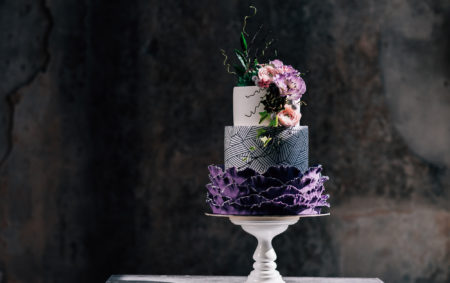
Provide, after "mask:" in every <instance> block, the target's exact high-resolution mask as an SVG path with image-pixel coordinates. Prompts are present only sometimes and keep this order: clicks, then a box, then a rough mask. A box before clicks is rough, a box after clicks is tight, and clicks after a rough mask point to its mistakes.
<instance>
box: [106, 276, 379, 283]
mask: <svg viewBox="0 0 450 283" xmlns="http://www.w3.org/2000/svg"><path fill="white" fill-rule="evenodd" d="M246 279H247V277H239V276H166V275H113V276H111V277H110V278H109V279H108V281H106V283H126V282H128V283H130V282H133V283H139V282H145V283H149V282H153V283H225V282H226V283H243V282H245V280H246ZM283 279H284V280H285V281H286V283H383V281H381V280H380V279H378V278H326V277H283Z"/></svg>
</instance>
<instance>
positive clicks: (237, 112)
mask: <svg viewBox="0 0 450 283" xmlns="http://www.w3.org/2000/svg"><path fill="white" fill-rule="evenodd" d="M265 92H266V89H263V88H259V87H257V86H244V87H242V86H241V87H235V88H234V89H233V124H234V126H268V125H269V122H268V120H267V119H266V120H264V121H263V122H262V123H261V124H260V123H259V119H260V115H259V112H263V111H264V105H263V104H262V103H261V100H262V99H263V97H264V95H265ZM294 105H295V106H296V110H295V111H297V112H300V103H299V101H297V102H296V103H294ZM298 125H299V123H297V125H296V126H298Z"/></svg>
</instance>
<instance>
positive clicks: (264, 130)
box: [256, 129, 267, 138]
mask: <svg viewBox="0 0 450 283" xmlns="http://www.w3.org/2000/svg"><path fill="white" fill-rule="evenodd" d="M266 132H267V131H266V129H258V130H257V131H256V133H257V137H258V138H259V137H260V136H262V135H264V134H265V133H266Z"/></svg>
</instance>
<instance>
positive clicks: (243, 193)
mask: <svg viewBox="0 0 450 283" xmlns="http://www.w3.org/2000/svg"><path fill="white" fill-rule="evenodd" d="M244 27H245V24H244ZM247 38H248V36H247V33H246V32H245V29H243V31H242V32H241V36H240V42H241V50H238V49H235V50H234V53H235V54H236V57H237V59H238V62H239V64H237V65H233V68H234V71H230V67H231V65H230V64H227V59H228V57H227V56H226V55H225V52H224V51H222V53H223V54H224V55H225V62H224V65H225V66H226V67H227V70H228V71H229V72H230V73H233V74H235V75H237V77H238V86H237V87H235V88H234V90H233V126H226V127H225V138H224V165H222V166H217V165H210V166H209V167H208V169H209V178H210V181H211V182H210V183H209V184H207V185H206V188H207V198H206V201H207V203H208V204H209V206H210V207H211V209H212V212H213V213H214V214H221V215H300V214H301V215H312V214H320V213H321V209H322V208H324V207H329V203H328V202H327V199H328V197H329V196H328V195H326V194H324V191H325V189H324V186H323V184H324V182H325V181H326V180H328V177H326V176H323V175H322V174H321V171H322V167H321V166H320V165H319V166H316V167H309V164H308V149H309V146H308V127H307V126H302V125H300V118H301V113H300V108H301V107H300V106H301V104H302V100H301V99H302V96H303V94H304V93H305V92H306V84H305V81H304V80H303V78H302V76H303V74H302V73H300V72H299V71H297V70H296V69H294V68H293V67H292V66H290V65H286V64H284V63H283V62H282V61H280V60H269V62H268V63H265V64H262V63H259V62H258V54H257V52H256V53H255V54H254V55H253V54H251V52H250V48H249V46H248V45H247ZM252 42H253V40H252Z"/></svg>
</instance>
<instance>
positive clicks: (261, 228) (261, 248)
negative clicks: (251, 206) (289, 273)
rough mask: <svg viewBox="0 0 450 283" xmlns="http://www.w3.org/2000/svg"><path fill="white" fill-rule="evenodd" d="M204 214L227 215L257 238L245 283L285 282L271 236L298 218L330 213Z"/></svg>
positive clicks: (280, 231) (284, 229)
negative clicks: (273, 214)
mask: <svg viewBox="0 0 450 283" xmlns="http://www.w3.org/2000/svg"><path fill="white" fill-rule="evenodd" d="M206 215H208V216H215V217H228V218H229V219H230V221H231V222H232V223H233V224H235V225H239V226H241V227H242V229H244V231H245V232H247V233H249V234H251V235H253V236H254V237H255V238H256V239H257V240H258V246H257V247H256V251H255V253H254V254H253V259H254V260H255V263H254V264H253V271H252V272H251V273H250V275H249V276H248V277H247V281H246V282H245V283H285V281H284V280H283V279H282V278H281V275H280V273H279V272H278V270H277V264H276V263H275V260H276V259H277V255H276V253H275V250H274V249H273V247H272V240H273V238H274V237H275V236H277V235H279V234H281V233H283V232H284V231H286V229H287V228H288V226H289V225H292V224H295V223H297V222H298V220H299V219H300V218H303V217H317V216H326V215H330V214H329V213H326V214H317V215H286V216H238V215H218V214H209V213H206Z"/></svg>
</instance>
